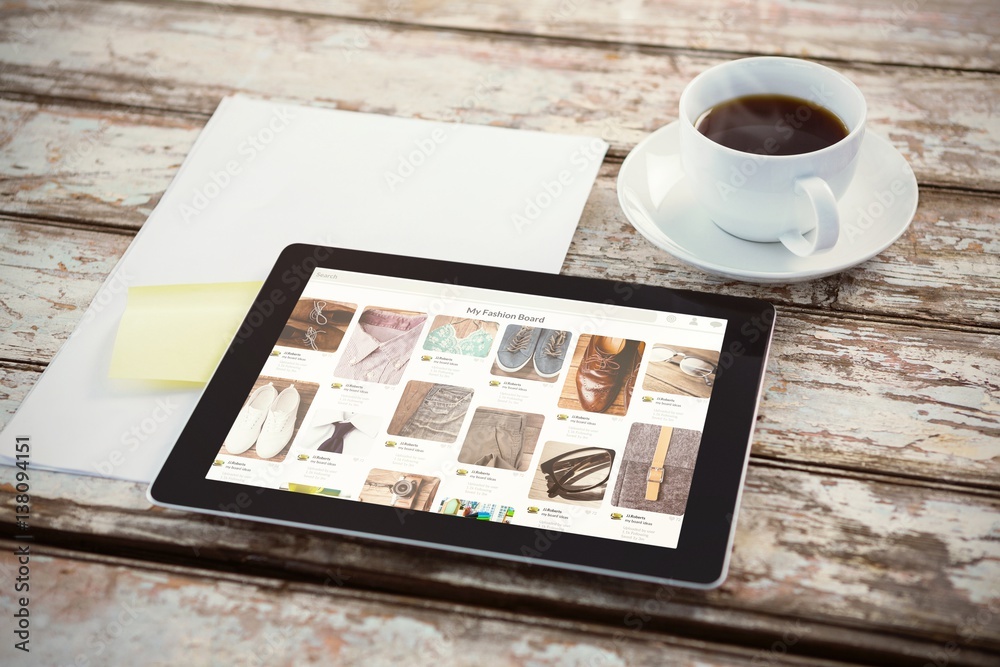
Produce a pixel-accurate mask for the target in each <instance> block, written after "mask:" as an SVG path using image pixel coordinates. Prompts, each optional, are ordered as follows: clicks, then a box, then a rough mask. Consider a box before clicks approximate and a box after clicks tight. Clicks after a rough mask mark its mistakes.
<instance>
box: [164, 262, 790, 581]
mask: <svg viewBox="0 0 1000 667" xmlns="http://www.w3.org/2000/svg"><path fill="white" fill-rule="evenodd" d="M774 317H775V311H774V308H773V307H772V306H771V305H770V304H768V303H765V302H763V301H758V300H753V299H745V298H737V297H731V296H722V295H715V294H699V293H695V292H690V291H683V290H674V289H667V288H663V287H651V286H646V285H637V284H629V283H624V282H611V281H606V280H595V279H588V278H578V277H570V276H555V275H548V274H539V273H528V272H522V271H514V270H508V269H501V268H489V267H481V266H473V265H467V264H458V263H450V262H440V261H432V260H423V259H414V258H410V257H399V256H392V255H384V254H376V253H368V252H359V251H351V250H344V249H338V248H328V247H322V246H312V245H294V246H290V247H288V248H286V249H285V250H284V251H283V252H282V254H281V256H280V258H279V259H278V261H277V263H276V264H275V266H274V268H273V270H272V271H271V273H270V275H269V276H268V278H267V280H266V282H265V283H264V285H263V287H262V289H261V291H260V293H259V294H258V296H257V298H256V300H255V302H254V304H253V306H252V307H251V309H250V310H249V312H248V313H247V315H246V318H245V320H244V322H243V324H242V326H241V327H240V328H239V330H238V332H237V333H236V336H235V338H234V339H233V341H232V343H231V344H230V346H229V348H228V351H227V352H226V354H225V355H224V357H223V358H222V360H221V361H220V363H219V365H218V367H217V369H216V371H215V373H214V375H213V377H212V379H211V381H210V382H209V383H208V385H207V387H206V388H205V390H204V393H203V395H202V397H201V399H200V401H199V403H198V405H197V407H196V408H195V410H194V412H193V413H192V415H191V418H190V420H189V421H188V423H187V425H186V427H185V428H184V430H183V432H182V434H181V436H180V438H179V440H178V441H177V443H176V444H175V446H174V447H173V449H172V450H171V452H170V454H169V455H168V457H167V458H166V460H165V462H164V464H163V466H162V468H161V470H160V472H159V474H158V475H157V477H156V479H155V480H154V482H153V483H152V484H151V485H150V488H149V498H150V500H151V501H152V502H153V503H155V504H158V505H162V506H167V507H173V508H183V509H189V510H193V511H198V512H205V513H210V514H220V515H227V516H232V517H240V518H247V519H254V520H260V521H266V522H270V523H275V524H280V525H287V526H297V527H304V528H310V529H315V530H321V531H330V532H334V533H342V534H350V535H357V536H364V537H369V538H374V539H380V540H388V541H391V542H396V543H400V544H415V545H421V546H426V547H434V548H438V549H444V550H448V551H454V552H462V553H472V554H478V555H487V556H492V557H496V558H502V559H509V560H515V561H524V562H529V563H533V564H543V565H548V566H553V567H560V568H568V569H572V570H581V571H587V572H593V573H601V574H608V575H614V576H620V577H629V578H634V579H641V580H649V581H656V582H667V583H673V584H678V585H687V586H692V587H703V588H704V587H712V586H716V585H718V584H720V583H721V582H722V580H723V579H724V577H725V574H726V570H727V567H728V561H729V553H730V549H731V544H732V537H733V533H734V530H735V517H736V515H737V512H738V508H739V500H740V492H741V489H742V485H743V479H744V476H745V473H746V466H747V460H748V456H749V452H750V442H751V437H752V434H753V427H754V421H755V415H756V411H757V405H758V402H759V399H760V394H761V387H762V380H763V374H764V368H765V365H766V360H767V352H768V347H769V344H770V340H771V333H772V330H773V324H774Z"/></svg>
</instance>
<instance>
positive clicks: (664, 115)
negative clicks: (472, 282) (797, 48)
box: [0, 0, 1000, 189]
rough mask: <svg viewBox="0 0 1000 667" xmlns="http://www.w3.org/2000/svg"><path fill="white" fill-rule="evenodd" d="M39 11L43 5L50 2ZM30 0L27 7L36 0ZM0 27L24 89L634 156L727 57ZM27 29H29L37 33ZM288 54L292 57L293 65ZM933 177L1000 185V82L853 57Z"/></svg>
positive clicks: (132, 18)
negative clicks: (413, 119)
mask: <svg viewBox="0 0 1000 667" xmlns="http://www.w3.org/2000/svg"><path fill="white" fill-rule="evenodd" d="M34 3H36V4H31V3H29V5H28V6H29V7H42V6H44V0H34ZM20 6H21V5H20V3H18V5H17V7H20ZM30 19H31V14H30V12H25V11H24V10H19V11H16V12H13V16H12V18H11V19H10V20H9V21H6V22H4V24H3V25H2V26H0V45H3V46H2V49H3V51H2V52H3V53H4V56H3V62H4V64H5V67H4V71H3V73H2V75H0V76H2V79H0V81H2V85H3V86H4V87H5V88H6V89H8V90H11V91H15V92H17V93H19V94H28V95H46V96H59V97H71V98H78V99H87V100H99V101H102V102H108V103H115V104H124V105H133V104H135V105H142V106H144V107H155V108H163V109H172V110H177V111H185V112H196V113H203V114H207V113H210V112H211V111H212V110H213V109H214V108H215V106H216V105H217V103H218V100H219V98H220V96H222V95H224V94H227V93H232V92H246V93H251V94H255V95H263V96H268V97H273V98H283V99H291V100H298V101H309V102H314V103H317V104H324V105H329V106H336V107H339V108H344V109H354V110H360V111H369V112H376V113H388V114H394V115H400V116H419V117H425V118H433V119H443V120H460V121H463V122H470V123H483V124H496V125H504V126H510V127H522V128H527V129H536V130H547V131H552V132H572V133H582V134H593V135H599V136H602V137H603V138H605V139H606V140H608V141H609V142H610V143H611V144H612V147H613V148H612V150H613V152H614V153H616V154H618V155H622V154H624V153H625V152H626V151H627V150H629V149H630V148H631V147H632V146H633V145H634V144H635V143H636V142H638V141H639V140H640V139H641V138H643V137H644V136H645V135H646V134H648V133H649V132H650V131H652V130H654V129H656V128H657V127H659V126H661V125H663V124H665V123H667V122H669V121H671V120H673V119H674V118H675V117H676V112H675V109H676V108H677V101H678V98H679V95H680V92H681V90H682V89H683V87H684V85H685V84H686V83H687V81H689V80H690V79H691V78H693V77H694V76H695V75H696V74H697V73H698V72H700V71H702V70H704V69H706V68H707V67H709V66H711V65H714V64H716V63H718V62H721V60H722V59H723V58H721V57H719V56H711V55H705V54H699V53H688V52H675V51H664V50H652V51H650V50H636V49H634V48H621V49H618V50H603V49H594V48H588V47H585V46H578V45H572V44H563V43H552V42H550V41H545V40H525V39H521V38H509V37H502V36H498V35H494V34H488V35H481V34H475V35H470V34H464V33H455V32H452V31H431V30H412V29H406V28H395V27H392V28H390V27H387V28H386V29H385V30H384V32H382V33H380V34H378V35H373V36H372V37H371V38H369V39H368V40H367V41H364V42H363V43H360V44H358V43H357V42H356V38H357V29H358V24H356V23H354V22H345V21H338V20H334V19H328V18H322V17H313V16H308V17H302V16H289V15H283V14H273V13H265V14H259V13H233V12H220V11H218V9H217V8H215V7H213V6H211V5H209V6H193V5H183V6H177V5H175V6H172V7H168V8H164V7H151V6H149V5H132V4H126V3H115V4H104V3H98V4H94V3H90V2H71V3H70V2H67V3H65V4H62V5H60V9H59V10H58V12H57V13H56V17H55V18H54V19H53V20H52V21H50V22H41V23H42V25H40V26H37V27H36V26H34V25H33V24H31V22H30ZM32 30H33V32H31V36H30V39H25V38H24V37H23V34H24V32H25V31H32ZM276 63H280V65H277V64H276ZM840 69H841V70H842V71H843V72H844V73H845V74H847V75H848V76H849V77H851V78H852V79H854V80H855V81H856V82H857V83H858V85H859V86H860V87H861V89H862V90H863V91H864V93H865V95H866V97H867V98H868V103H869V107H870V109H869V116H868V117H869V122H870V126H871V129H872V131H874V132H878V133H880V134H883V135H886V136H888V137H889V138H890V139H891V140H892V141H893V142H894V143H895V144H896V145H898V146H899V147H900V148H901V150H902V151H903V153H904V155H906V156H907V158H908V159H909V160H910V161H911V162H912V164H913V167H914V170H915V171H916V173H917V175H918V178H919V179H920V180H921V181H922V182H925V183H935V184H945V185H961V186H965V187H971V188H982V189H996V188H997V187H998V184H1000V117H998V116H997V115H996V114H995V111H994V106H995V98H996V93H997V91H998V90H1000V76H998V75H995V74H986V73H980V72H954V71H942V70H932V69H919V68H909V67H886V66H883V65H863V64H862V65H844V66H842V67H840Z"/></svg>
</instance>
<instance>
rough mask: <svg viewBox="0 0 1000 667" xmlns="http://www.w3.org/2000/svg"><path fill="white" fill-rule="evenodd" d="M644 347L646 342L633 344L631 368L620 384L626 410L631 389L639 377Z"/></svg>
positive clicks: (629, 401)
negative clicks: (633, 353)
mask: <svg viewBox="0 0 1000 667" xmlns="http://www.w3.org/2000/svg"><path fill="white" fill-rule="evenodd" d="M645 349H646V344H645V343H643V342H639V343H637V344H636V346H635V355H634V356H633V357H632V370H631V372H629V374H628V377H626V378H625V382H624V383H623V384H622V392H623V393H624V394H625V409H626V410H628V406H629V403H631V402H632V390H633V389H635V382H636V380H637V379H638V378H639V366H640V365H641V364H642V353H643V351H644V350H645Z"/></svg>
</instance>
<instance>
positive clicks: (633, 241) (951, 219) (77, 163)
mask: <svg viewBox="0 0 1000 667" xmlns="http://www.w3.org/2000/svg"><path fill="white" fill-rule="evenodd" d="M0 125H4V126H9V127H11V128H15V129H16V132H14V133H13V135H12V137H11V138H10V139H9V141H8V143H7V147H6V148H7V151H8V154H9V155H10V156H11V157H10V162H11V164H12V165H13V167H12V168H11V169H9V171H10V173H9V175H7V176H6V177H5V178H0V213H3V212H6V213H13V214H17V215H19V216H30V217H33V218H43V219H67V218H68V219H72V220H82V221H87V222H93V223H101V224H106V225H111V226H114V227H122V228H129V229H137V228H138V227H139V226H140V225H141V224H142V222H143V221H144V220H145V217H146V215H148V212H149V210H150V209H151V207H152V206H153V205H154V203H155V202H156V201H158V199H159V197H160V195H161V194H162V192H163V191H164V190H165V189H166V187H167V186H168V185H169V183H170V180H171V179H172V178H173V176H174V174H175V173H176V171H177V168H178V167H179V165H180V163H181V162H182V161H183V158H184V155H185V154H186V152H187V151H188V150H189V148H190V146H191V144H193V142H194V140H195V138H196V136H197V132H198V131H199V130H200V128H201V126H202V122H201V121H198V120H190V119H184V118H181V117H165V116H160V115H151V114H141V113H124V114H123V113H119V112H112V111H109V110H106V109H105V110H100V109H77V108H71V107H64V106H43V107H39V106H37V105H35V104H31V103H25V102H12V101H0ZM98 139H99V140H98ZM617 171H618V168H617V165H615V164H607V165H605V166H604V168H602V170H601V173H600V176H599V178H598V179H597V181H596V183H595V185H594V188H593V190H592V192H591V195H590V199H589V202H588V205H587V207H586V209H585V211H584V213H583V217H582V219H581V221H580V226H579V229H578V231H577V233H576V235H575V237H574V239H573V243H572V245H571V247H570V250H569V255H568V257H567V260H566V264H565V265H564V271H565V272H567V273H576V274H581V275H598V276H608V277H610V278H613V279H623V278H625V279H632V280H636V281H638V282H643V283H652V284H667V285H671V286H676V287H689V288H694V289H720V290H723V291H726V292H729V293H733V294H741V295H749V296H760V297H763V298H768V299H771V300H773V301H775V302H777V303H781V304H796V305H803V306H813V307H818V308H822V309H833V310H844V311H852V312H867V313H877V314H882V315H889V316H895V317H905V318H916V319H923V320H928V321H932V322H938V321H947V322H952V323H960V324H975V325H985V326H996V325H998V324H1000V241H998V240H997V237H996V233H995V229H996V227H997V225H998V224H1000V212H998V206H997V202H998V200H997V198H995V197H992V196H982V197H979V196H975V195H966V194H961V193H954V192H941V191H937V190H934V189H927V190H925V191H924V192H923V193H922V195H921V204H920V207H919V208H918V211H917V216H916V220H915V222H914V223H913V225H912V226H911V228H910V230H909V231H908V232H907V233H906V234H905V235H904V236H903V238H902V239H901V240H900V241H898V242H897V243H896V244H895V245H893V246H892V247H890V248H889V249H888V250H886V251H885V252H883V253H882V254H881V255H879V256H878V257H876V258H874V259H873V260H871V261H869V262H867V263H865V264H863V265H862V266H860V267H857V268H855V269H852V270H850V271H848V272H845V273H842V274H840V275H838V276H833V277H830V278H827V279H824V280H818V281H812V282H808V283H799V284H795V285H786V286H765V287H761V286H755V285H747V284H742V283H738V282H734V281H727V280H724V279H721V278H714V277H709V276H706V275H705V274H703V273H701V272H700V271H698V270H695V269H691V268H688V267H685V266H684V265H683V264H681V263H680V262H678V261H677V260H674V259H673V258H671V257H670V256H669V255H667V254H666V253H664V252H662V251H660V250H658V249H656V248H654V247H653V246H652V245H650V244H649V243H648V242H646V241H645V240H644V239H642V237H640V236H639V235H638V234H637V233H636V232H635V231H634V230H633V229H632V227H631V225H629V223H628V222H627V220H626V219H625V217H624V215H623V214H622V212H621V210H620V208H619V206H618V200H617V196H616V194H615V179H616V178H617ZM5 229H6V231H4V232H3V233H4V234H7V235H8V236H7V239H9V241H8V242H7V243H5V246H6V247H7V248H8V252H9V251H10V250H9V249H10V248H12V247H13V246H14V244H15V243H18V244H19V248H18V252H35V251H34V250H29V248H31V247H34V245H33V244H34V243H35V241H31V242H27V241H26V242H25V243H23V244H21V243H20V239H19V238H18V236H17V233H20V232H17V233H14V232H11V231H10V230H11V229H16V228H5ZM11 233H14V236H9V234H11ZM52 233H54V234H61V233H67V234H68V233H70V232H56V231H53V232H52ZM31 238H32V239H36V240H37V243H38V244H41V245H40V246H39V247H43V248H44V246H45V244H46V243H48V242H49V241H48V240H43V239H41V238H38V237H31ZM88 238H89V237H88ZM52 241H53V242H55V239H52ZM65 243H66V244H69V246H72V244H73V243H74V241H72V240H67V241H65ZM21 246H23V247H21ZM57 246H58V243H57ZM117 248H119V246H117V245H115V246H114V247H113V248H107V249H106V250H103V251H101V254H103V255H106V256H108V257H117V256H119V255H120V254H121V250H118V249H117ZM0 252H3V251H0ZM47 254H48V253H46V254H45V255H42V256H41V257H42V259H41V260H40V263H39V264H38V266H40V267H46V270H53V271H54V270H55V269H56V268H57V266H58V264H57V262H56V261H47V260H46V259H45V257H46V256H47ZM25 261H27V260H26V259H25V258H21V259H17V260H15V264H17V265H21V264H23V262H25ZM33 261H34V260H33ZM59 261H64V260H62V258H60V260H59ZM8 263H9V262H8ZM86 266H87V267H89V268H90V269H93V270H94V271H93V272H94V273H95V275H97V274H102V272H104V271H106V268H105V267H106V265H105V264H102V263H93V262H88V263H87V264H86ZM77 277H80V276H77ZM100 279H102V278H95V277H92V278H88V279H87V280H91V281H92V280H100ZM31 280H33V279H31ZM93 289H96V288H93ZM89 293H90V294H93V291H91V292H89ZM87 298H89V297H87ZM83 301H84V302H85V299H84V300H83Z"/></svg>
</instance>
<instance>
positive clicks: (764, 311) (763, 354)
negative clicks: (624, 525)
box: [149, 244, 775, 587]
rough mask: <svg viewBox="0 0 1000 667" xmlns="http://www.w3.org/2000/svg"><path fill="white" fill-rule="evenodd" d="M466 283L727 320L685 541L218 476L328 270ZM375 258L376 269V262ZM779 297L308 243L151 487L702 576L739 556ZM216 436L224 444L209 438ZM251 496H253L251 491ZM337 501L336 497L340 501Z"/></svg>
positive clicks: (252, 509)
mask: <svg viewBox="0 0 1000 667" xmlns="http://www.w3.org/2000/svg"><path fill="white" fill-rule="evenodd" d="M316 267H320V268H326V269H339V270H343V271H354V272H359V273H374V274H377V275H382V276H393V277H399V278H409V279H416V280H423V281H427V282H431V283H444V284H458V285H462V286H467V287H478V288H486V289H494V290H503V291H508V292H517V293H523V294H533V295H541V296H550V297H556V298H564V299H574V300H577V301H583V302H590V303H598V304H600V303H610V304H615V305H621V306H628V307H632V308H642V309H648V310H653V311H657V312H663V311H667V312H675V313H684V314H688V315H692V316H694V317H708V318H719V319H726V320H728V326H727V328H726V334H725V338H724V341H723V347H722V357H721V358H720V364H719V373H718V374H717V378H716V381H715V384H714V387H713V390H712V400H711V402H710V404H709V410H708V414H707V417H706V421H705V428H704V431H703V435H702V443H701V447H700V449H699V454H698V460H697V463H696V466H695V470H694V477H693V480H692V485H691V490H690V495H689V499H688V505H687V512H686V514H685V517H684V522H683V525H682V528H681V533H680V538H679V542H678V545H677V548H676V549H670V548H665V547H656V546H648V545H642V544H635V543H631V542H625V541H620V540H612V539H607V538H597V537H589V536H585V535H577V534H573V533H553V532H552V531H542V530H538V529H535V528H529V527H524V526H517V525H496V524H493V523H491V522H480V521H472V522H464V523H463V524H462V526H461V527H458V526H456V524H455V523H454V518H453V517H447V516H441V515H438V514H434V513H431V512H418V511H401V510H397V509H394V508H390V507H384V506H381V505H371V504H365V503H359V502H355V501H339V500H337V499H335V498H325V497H318V496H311V495H306V494H299V493H290V492H287V491H279V490H276V489H263V488H260V487H255V486H249V485H245V484H239V483H234V482H220V481H215V480H210V479H206V477H205V475H206V474H207V471H208V470H209V467H210V466H211V464H212V461H213V460H214V459H215V457H216V455H217V453H218V451H219V447H220V445H219V444H218V443H221V442H222V441H223V440H224V438H225V436H226V433H227V432H228V431H229V426H230V425H231V424H232V422H233V420H234V419H235V417H236V414H237V413H238V412H239V410H240V408H241V407H242V405H243V402H244V401H245V400H246V396H247V394H248V392H249V391H250V388H251V387H252V385H253V383H254V381H255V380H256V379H257V377H258V376H259V374H260V370H261V368H262V367H263V366H264V362H265V361H266V359H267V357H268V355H269V354H270V353H271V351H272V349H273V348H274V344H275V341H277V339H278V337H279V335H280V333H281V331H282V328H283V327H284V323H285V322H286V320H287V319H288V317H289V316H290V315H291V311H292V308H293V307H294V305H295V302H296V301H297V300H298V298H299V296H300V295H301V293H302V290H303V289H304V287H305V285H306V283H307V281H308V278H309V277H310V275H311V274H312V271H313V270H314V269H315V268H316ZM373 267H377V268H378V270H377V271H372V268H373ZM774 315H775V311H774V308H773V306H771V305H770V304H769V303H767V302H764V301H761V300H756V299H748V298H742V297H731V296H725V295H717V294H707V293H696V292H691V291H686V290H673V289H668V288H664V287H653V286H648V285H635V284H629V283H624V282H618V283H615V282H612V281H606V280H597V279H591V278H580V277H575V276H562V275H551V274H544V273H533V272H526V271H515V270H511V269H500V268H493V267H481V266H475V265H471V264H460V263H455V262H443V261H437V260H426V259H417V258H412V257H400V256H394V255H384V254H379V253H370V252H362V251H355V250H346V249H340V248H327V247H323V246H313V245H303V244H297V245H292V246H289V247H288V248H286V249H285V250H284V251H283V252H282V253H281V255H280V257H279V258H278V260H277V262H276V263H275V266H274V268H273V269H272V271H271V273H270V275H269V276H268V278H267V280H266V281H265V282H264V285H263V287H262V288H261V291H260V293H259V294H258V295H257V297H256V299H255V301H254V305H253V307H252V308H251V309H250V311H249V312H248V314H247V317H246V319H245V320H244V323H243V326H241V328H240V330H239V332H238V333H237V336H236V338H235V339H234V341H233V343H232V344H231V345H230V347H229V350H228V351H227V353H226V355H225V356H224V357H223V359H222V360H221V362H220V363H219V366H218V368H217V369H216V372H215V374H214V375H213V377H212V379H211V381H210V382H209V384H208V386H207V387H206V389H205V392H204V394H203V396H202V398H201V400H200V401H199V402H198V405H197V406H196V408H195V410H194V412H193V413H192V415H191V417H190V419H189V420H188V423H187V425H186V426H185V428H184V430H183V432H182V433H181V435H180V438H179V439H178V441H177V443H176V444H175V446H174V447H173V449H172V451H171V452H170V454H169V455H168V457H167V459H166V460H165V462H164V464H163V466H162V468H161V470H160V472H159V474H158V475H157V477H156V479H155V480H154V482H153V483H152V484H151V485H150V488H149V497H150V500H151V501H153V502H155V503H157V504H161V505H165V506H171V507H181V508H187V509H192V510H196V511H203V512H210V513H220V514H229V515H237V516H241V517H244V518H249V519H259V520H264V521H270V522H278V523H287V524H293V525H300V526H306V527H314V528H317V529H320V530H329V531H333V532H340V533H349V534H360V535H366V536H370V537H372V538H376V539H387V540H393V541H398V542H405V543H417V544H423V545H426V546H431V547H439V548H444V549H449V550H457V551H463V552H471V553H480V554H483V555H492V556H497V557H501V558H508V559H515V560H527V561H531V562H536V563H538V562H540V563H545V564H549V565H554V566H559V567H568V568H571V569H582V570H589V571H600V572H604V573H606V574H609V575H617V576H625V577H631V578H639V579H649V580H656V581H664V582H670V583H676V584H686V585H690V586H698V587H711V586H713V585H718V584H719V583H721V581H722V579H723V578H724V576H725V573H726V568H727V565H728V556H729V550H730V540H731V536H732V530H733V526H732V524H733V519H734V517H735V515H736V513H737V511H738V503H739V496H740V492H741V490H742V485H743V477H744V475H745V470H746V461H747V457H748V454H749V448H750V438H751V435H752V432H753V426H754V420H755V415H756V410H757V404H758V401H759V397H760V387H761V382H762V380H763V373H764V370H765V368H764V367H765V364H766V359H767V350H768V346H769V342H770V338H771V332H772V330H773V323H774ZM207 443H212V444H207ZM240 501H242V502H240ZM330 503H338V505H337V507H336V511H335V512H332V511H330V507H331V505H330Z"/></svg>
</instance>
